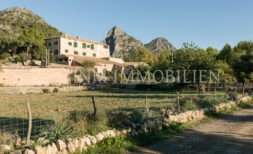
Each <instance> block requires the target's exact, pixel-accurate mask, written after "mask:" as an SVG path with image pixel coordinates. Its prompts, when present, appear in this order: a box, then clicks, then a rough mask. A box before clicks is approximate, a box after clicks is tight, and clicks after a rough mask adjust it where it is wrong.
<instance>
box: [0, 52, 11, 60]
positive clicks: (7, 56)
mask: <svg viewBox="0 0 253 154" xmlns="http://www.w3.org/2000/svg"><path fill="white" fill-rule="evenodd" d="M10 56H11V55H10V54H9V53H6V52H4V53H2V54H1V55H0V59H7V58H9V57H10Z"/></svg>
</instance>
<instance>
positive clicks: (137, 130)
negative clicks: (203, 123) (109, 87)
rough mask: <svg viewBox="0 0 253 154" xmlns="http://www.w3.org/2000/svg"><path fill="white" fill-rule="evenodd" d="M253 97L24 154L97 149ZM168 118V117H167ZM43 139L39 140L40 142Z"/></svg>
mask: <svg viewBox="0 0 253 154" xmlns="http://www.w3.org/2000/svg"><path fill="white" fill-rule="evenodd" d="M250 99H251V97H249V96H247V97H242V98H239V99H238V101H237V102H234V101H230V102H229V103H222V104H219V105H217V106H214V107H210V108H205V109H201V110H194V111H187V112H184V113H180V114H178V115H171V113H170V110H167V111H165V110H163V112H166V114H167V117H164V121H163V122H161V121H159V120H157V121H147V122H145V123H144V124H134V123H131V125H132V126H131V127H132V128H129V129H123V130H121V131H118V130H115V129H112V130H107V131H104V132H101V133H98V134H97V135H95V136H91V135H86V136H84V137H82V138H68V139H67V142H66V143H65V142H64V141H62V140H58V141H57V143H52V144H51V145H47V146H46V147H42V146H40V145H35V146H34V147H33V148H32V149H26V150H25V152H24V154H68V153H74V152H75V151H76V150H78V149H79V150H80V152H82V151H86V150H87V149H88V147H95V145H96V144H97V143H98V142H100V141H102V140H103V139H105V138H113V137H116V136H121V135H125V134H130V135H132V136H136V135H139V134H142V133H146V132H149V131H150V130H151V128H153V127H156V128H158V129H162V125H163V124H166V125H169V124H170V123H171V122H172V121H175V122H183V123H184V122H192V121H197V120H200V119H202V118H204V117H205V112H207V111H216V112H219V111H221V110H222V109H224V108H231V107H235V106H237V105H238V104H239V102H240V101H244V102H245V101H248V100H250ZM165 116H166V115H165ZM39 140H41V139H38V142H41V141H39ZM0 149H2V150H4V151H6V152H8V151H9V150H10V149H11V148H10V146H9V145H0ZM12 154H22V153H21V151H15V152H12Z"/></svg>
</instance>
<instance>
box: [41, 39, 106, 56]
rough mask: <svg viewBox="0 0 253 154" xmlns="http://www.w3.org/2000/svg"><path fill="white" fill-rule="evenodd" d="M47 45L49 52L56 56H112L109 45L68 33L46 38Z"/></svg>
mask: <svg viewBox="0 0 253 154" xmlns="http://www.w3.org/2000/svg"><path fill="white" fill-rule="evenodd" d="M45 45H46V48H47V50H48V52H50V53H53V54H54V55H55V56H60V55H62V54H65V55H75V56H87V57H97V58H105V57H110V52H109V46H108V45H106V44H104V43H101V42H96V41H91V40H86V39H81V38H80V37H74V36H70V35H67V34H63V35H61V36H55V37H50V38H46V39H45Z"/></svg>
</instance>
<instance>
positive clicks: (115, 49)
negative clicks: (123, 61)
mask: <svg viewBox="0 0 253 154" xmlns="http://www.w3.org/2000/svg"><path fill="white" fill-rule="evenodd" d="M103 42H105V43H106V44H108V45H109V46H110V54H111V56H113V57H117V58H124V57H127V56H129V55H133V54H134V53H135V52H136V51H137V50H138V49H142V48H144V45H143V44H142V42H141V41H139V40H137V39H135V38H134V37H132V36H130V35H128V34H127V33H126V32H124V31H122V30H121V29H119V28H118V27H113V28H112V29H111V30H110V31H109V32H108V34H107V37H106V38H105V39H104V41H103Z"/></svg>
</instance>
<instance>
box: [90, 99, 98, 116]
mask: <svg viewBox="0 0 253 154" xmlns="http://www.w3.org/2000/svg"><path fill="white" fill-rule="evenodd" d="M91 98H92V104H93V109H94V112H93V116H94V120H95V117H96V113H97V108H96V103H95V98H94V96H92V97H91Z"/></svg>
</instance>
